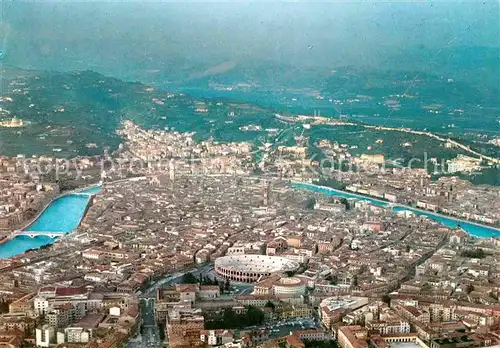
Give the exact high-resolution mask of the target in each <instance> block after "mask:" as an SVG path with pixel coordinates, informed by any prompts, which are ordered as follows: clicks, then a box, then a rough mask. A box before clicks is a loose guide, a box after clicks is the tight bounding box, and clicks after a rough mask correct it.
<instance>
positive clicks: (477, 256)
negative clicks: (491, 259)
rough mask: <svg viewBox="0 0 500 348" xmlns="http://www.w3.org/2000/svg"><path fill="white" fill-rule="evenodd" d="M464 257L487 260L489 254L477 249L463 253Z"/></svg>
mask: <svg viewBox="0 0 500 348" xmlns="http://www.w3.org/2000/svg"><path fill="white" fill-rule="evenodd" d="M461 255H462V256H463V257H468V258H471V259H483V258H485V257H486V256H487V255H488V254H487V253H485V252H484V250H483V249H481V248H477V249H468V250H464V251H462V254H461Z"/></svg>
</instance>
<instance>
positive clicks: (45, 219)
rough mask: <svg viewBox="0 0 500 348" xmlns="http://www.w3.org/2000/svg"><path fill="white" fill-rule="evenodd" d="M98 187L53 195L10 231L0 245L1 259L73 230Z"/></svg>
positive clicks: (40, 244)
mask: <svg viewBox="0 0 500 348" xmlns="http://www.w3.org/2000/svg"><path fill="white" fill-rule="evenodd" d="M100 189H101V187H100V186H91V187H88V188H84V189H79V190H75V191H72V192H67V193H64V194H62V195H60V196H59V197H57V198H55V199H53V200H52V201H51V202H50V203H49V204H48V205H47V206H46V207H45V208H44V209H43V210H42V212H41V213H40V214H39V215H38V216H37V217H36V218H35V219H34V220H33V221H32V222H31V223H30V224H29V225H28V226H26V227H25V228H23V229H21V230H18V231H15V232H13V233H12V234H11V236H10V240H9V241H7V242H6V243H4V244H2V245H0V259H2V258H8V257H12V256H15V255H18V254H22V253H23V252H25V251H26V250H28V249H34V248H39V247H41V246H43V245H47V244H52V243H54V241H55V240H56V239H57V238H60V237H62V236H64V235H66V234H68V233H71V232H73V231H74V230H75V229H77V228H78V226H79V225H80V222H81V220H82V219H83V217H84V215H85V213H86V211H87V207H88V205H89V202H90V200H91V198H92V196H93V195H95V194H97V193H98V192H99V191H100Z"/></svg>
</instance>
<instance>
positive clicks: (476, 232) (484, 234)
mask: <svg viewBox="0 0 500 348" xmlns="http://www.w3.org/2000/svg"><path fill="white" fill-rule="evenodd" d="M292 187H295V188H299V189H306V190H310V191H314V192H319V193H323V194H326V195H329V196H338V197H342V198H355V199H359V200H365V201H368V202H370V203H371V204H373V205H376V206H379V207H388V206H389V204H390V203H389V202H386V201H382V200H380V199H376V198H372V197H366V196H362V195H358V194H355V193H351V192H346V191H341V190H336V189H333V188H329V187H325V186H318V185H314V184H308V183H301V182H293V183H292ZM391 209H392V211H394V212H400V211H411V212H413V213H414V214H416V215H419V216H425V217H427V218H429V219H431V220H434V221H437V222H439V223H441V224H442V225H444V226H446V227H450V228H456V227H458V225H459V224H460V228H461V229H462V230H464V231H465V232H467V233H469V234H470V235H472V236H475V237H478V238H491V237H496V238H500V229H498V228H495V227H491V226H486V225H481V224H478V223H474V222H470V221H467V220H462V219H458V218H453V217H449V216H444V215H442V214H437V213H432V212H427V211H424V210H421V209H416V208H412V207H409V206H405V205H402V204H397V205H395V206H393V207H392V208H391Z"/></svg>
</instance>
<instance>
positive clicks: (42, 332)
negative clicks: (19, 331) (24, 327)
mask: <svg viewBox="0 0 500 348" xmlns="http://www.w3.org/2000/svg"><path fill="white" fill-rule="evenodd" d="M54 336H55V329H54V328H53V327H50V326H48V325H44V326H43V327H42V328H38V329H36V330H35V339H36V340H35V343H36V346H37V347H50V345H51V343H52V342H54Z"/></svg>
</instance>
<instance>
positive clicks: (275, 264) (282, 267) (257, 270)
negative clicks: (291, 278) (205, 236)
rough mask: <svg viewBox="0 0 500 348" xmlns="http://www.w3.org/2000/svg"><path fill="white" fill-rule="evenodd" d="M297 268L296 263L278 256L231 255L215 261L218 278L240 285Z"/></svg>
mask: <svg viewBox="0 0 500 348" xmlns="http://www.w3.org/2000/svg"><path fill="white" fill-rule="evenodd" d="M298 268H299V263H298V262H296V261H293V260H290V259H287V258H286V257H280V256H267V255H231V256H224V257H219V258H217V259H216V260H215V272H216V273H217V274H218V275H219V276H221V277H223V278H225V279H229V280H232V281H235V282H242V283H254V282H256V281H258V280H259V279H260V278H261V277H269V276H270V275H272V274H276V273H282V272H287V271H295V270H296V269H298Z"/></svg>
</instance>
